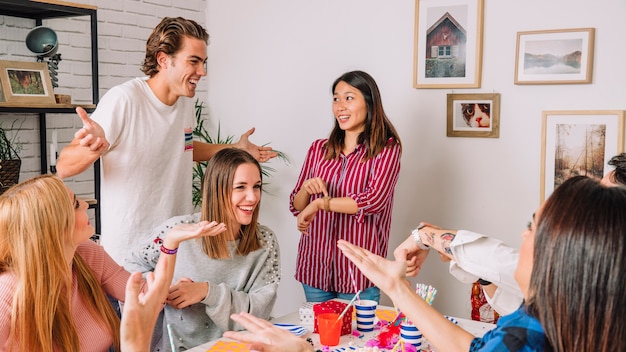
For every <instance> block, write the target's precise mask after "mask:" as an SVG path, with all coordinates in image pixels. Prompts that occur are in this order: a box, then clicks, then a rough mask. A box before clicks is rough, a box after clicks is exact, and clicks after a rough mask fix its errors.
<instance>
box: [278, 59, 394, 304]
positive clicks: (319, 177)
mask: <svg viewBox="0 0 626 352" xmlns="http://www.w3.org/2000/svg"><path fill="white" fill-rule="evenodd" d="M332 94H333V105H332V110H333V115H334V119H335V125H334V127H333V129H332V131H331V132H330V136H329V137H328V138H327V139H318V140H316V141H314V142H313V144H312V145H311V147H310V148H309V151H308V153H307V156H306V159H305V161H304V164H303V165H302V170H301V172H300V177H299V178H298V181H297V182H296V185H295V187H294V189H293V191H292V193H291V196H290V200H289V201H290V202H289V207H290V210H291V212H292V213H293V214H294V215H295V216H297V226H298V230H299V231H300V232H302V234H303V235H302V236H301V237H300V244H299V246H298V259H297V263H296V280H298V281H300V282H301V283H302V286H303V288H304V293H305V295H306V300H307V301H309V302H322V301H327V300H329V299H332V298H345V299H351V298H352V296H354V294H355V292H356V291H357V290H361V291H362V292H361V294H360V298H361V299H373V300H375V301H378V300H379V299H380V291H379V290H378V288H376V287H375V286H374V285H373V284H372V283H371V282H370V281H369V280H368V279H367V278H366V277H364V276H363V275H361V274H360V273H358V272H356V271H355V272H354V273H353V276H352V277H351V275H350V272H351V270H350V269H351V268H350V266H351V264H350V262H349V261H348V259H347V258H346V257H344V256H343V255H341V252H340V251H339V250H338V249H337V247H336V246H335V243H337V240H339V239H343V240H346V241H349V242H352V243H357V244H359V245H360V246H363V247H364V248H367V249H368V250H370V251H372V252H374V253H376V254H379V255H383V256H386V255H387V249H388V244H389V231H390V227H391V212H392V208H393V196H394V189H395V186H396V183H397V181H398V174H399V172H400V156H401V153H402V148H401V145H400V137H399V135H398V133H397V132H396V129H395V128H394V127H393V124H392V123H391V121H390V120H389V118H387V115H386V114H385V111H384V109H383V104H382V99H381V96H380V91H379V90H378V85H377V84H376V81H374V79H373V78H372V76H370V75H369V74H367V73H365V72H363V71H352V72H347V73H344V74H343V75H341V76H340V77H339V78H337V79H336V80H335V82H334V83H333V85H332Z"/></svg>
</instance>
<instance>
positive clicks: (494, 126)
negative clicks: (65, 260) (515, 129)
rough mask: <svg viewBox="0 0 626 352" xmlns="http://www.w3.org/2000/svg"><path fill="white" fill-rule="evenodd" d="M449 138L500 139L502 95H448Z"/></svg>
mask: <svg viewBox="0 0 626 352" xmlns="http://www.w3.org/2000/svg"><path fill="white" fill-rule="evenodd" d="M447 112H448V123H447V131H446V132H447V134H446V135H447V136H448V137H483V138H498V137H500V94H499V93H491V94H448V108H447Z"/></svg>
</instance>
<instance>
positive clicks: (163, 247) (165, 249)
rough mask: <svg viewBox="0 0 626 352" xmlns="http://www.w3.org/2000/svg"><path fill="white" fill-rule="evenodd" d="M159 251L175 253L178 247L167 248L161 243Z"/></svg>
mask: <svg viewBox="0 0 626 352" xmlns="http://www.w3.org/2000/svg"><path fill="white" fill-rule="evenodd" d="M161 252H163V253H165V254H176V252H178V248H174V249H169V248H167V247H165V246H164V245H161Z"/></svg>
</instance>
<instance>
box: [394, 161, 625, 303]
mask: <svg viewBox="0 0 626 352" xmlns="http://www.w3.org/2000/svg"><path fill="white" fill-rule="evenodd" d="M608 164H609V165H610V166H613V167H614V170H611V172H609V173H608V174H606V176H604V178H602V182H601V183H602V184H604V185H614V186H618V185H621V186H624V185H626V153H621V154H618V155H615V156H613V157H612V158H611V159H610V160H609V162H608ZM431 247H432V248H433V249H435V250H437V251H438V252H439V254H440V257H441V259H442V260H444V261H449V262H450V274H452V276H454V277H455V278H457V279H458V280H459V281H461V282H463V283H472V282H475V281H477V280H478V281H479V282H480V283H481V286H482V288H483V291H484V293H485V298H486V299H487V302H488V303H489V304H490V305H491V306H492V307H493V308H494V309H495V310H496V312H498V314H500V315H507V314H510V313H512V312H513V311H515V310H516V309H517V308H518V307H519V306H520V304H521V303H522V300H523V296H522V292H521V290H520V288H519V286H518V284H517V282H516V281H515V278H514V277H513V273H514V272H515V268H516V266H517V262H518V258H519V251H518V250H517V249H515V248H513V247H511V246H509V245H507V244H506V243H504V242H503V241H501V240H498V239H496V238H492V237H488V236H485V235H481V234H478V233H475V232H471V231H466V230H449V229H442V228H440V227H438V226H433V225H430V224H427V223H423V222H422V223H420V225H419V226H418V227H417V228H416V229H415V230H413V231H412V233H411V236H409V237H408V238H407V239H406V240H405V241H404V242H403V243H402V244H400V246H398V248H396V249H395V251H394V253H399V251H401V250H403V249H407V250H409V261H408V263H407V264H408V267H407V276H415V275H417V273H418V272H419V269H420V268H421V265H422V263H423V262H424V261H425V260H426V256H427V255H428V249H429V248H431ZM486 253H489V255H485V254H486Z"/></svg>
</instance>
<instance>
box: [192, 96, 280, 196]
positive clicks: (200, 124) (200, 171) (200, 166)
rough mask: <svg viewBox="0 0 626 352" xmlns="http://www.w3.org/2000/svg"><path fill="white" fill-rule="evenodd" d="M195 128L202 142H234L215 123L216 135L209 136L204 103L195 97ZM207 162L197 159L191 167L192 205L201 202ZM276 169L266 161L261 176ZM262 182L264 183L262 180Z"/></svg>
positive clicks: (267, 175) (265, 175)
mask: <svg viewBox="0 0 626 352" xmlns="http://www.w3.org/2000/svg"><path fill="white" fill-rule="evenodd" d="M195 104H196V105H195V107H196V128H195V129H194V130H193V135H194V137H196V138H198V139H199V140H200V141H202V142H206V143H211V144H231V143H234V142H235V141H234V136H226V137H223V136H222V135H221V134H220V125H219V123H218V125H217V136H216V137H215V138H213V137H211V135H210V134H209V132H208V131H207V130H206V128H205V127H204V122H205V120H204V119H203V117H202V111H203V110H204V104H203V103H202V102H200V101H199V99H196V103H195ZM275 152H277V153H278V159H280V160H282V161H283V162H285V163H286V164H289V158H288V157H287V155H286V154H285V153H283V152H281V151H278V150H275ZM206 166H207V162H206V161H199V162H196V165H195V166H194V168H193V206H194V207H198V206H200V205H201V204H202V179H204V170H206ZM274 171H276V169H274V168H272V167H270V166H268V165H267V164H266V163H262V164H261V173H262V174H263V177H269V176H271V174H272V173H273V172H274ZM264 184H266V183H265V182H264Z"/></svg>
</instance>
